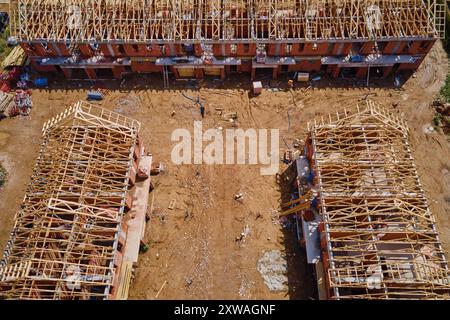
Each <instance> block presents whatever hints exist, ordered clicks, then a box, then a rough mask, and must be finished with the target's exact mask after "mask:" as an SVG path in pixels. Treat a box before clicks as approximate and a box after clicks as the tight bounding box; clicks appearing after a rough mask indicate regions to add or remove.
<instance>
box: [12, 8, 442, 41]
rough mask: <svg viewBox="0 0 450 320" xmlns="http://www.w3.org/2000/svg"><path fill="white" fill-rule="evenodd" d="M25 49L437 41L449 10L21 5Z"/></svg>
mask: <svg viewBox="0 0 450 320" xmlns="http://www.w3.org/2000/svg"><path fill="white" fill-rule="evenodd" d="M14 2H15V3H13V4H12V9H13V14H12V34H13V35H14V36H15V37H16V38H17V39H18V40H19V41H23V42H26V41H28V42H31V41H53V42H57V41H59V42H66V43H67V42H69V43H70V42H89V43H102V42H115V43H122V42H123V43H125V42H126V43H130V42H141V43H151V42H158V43H164V42H174V41H178V42H188V43H189V42H190V43H195V42H224V41H225V42H226V41H247V42H248V41H259V42H265V41H272V42H273V41H325V40H337V41H339V40H351V39H353V40H354V39H365V40H389V39H402V38H427V39H429V38H436V37H439V36H442V34H443V32H444V30H443V27H442V24H443V21H445V20H443V17H444V10H443V8H445V7H444V4H439V3H437V1H435V0H432V1H425V0H298V1H294V0H179V1H173V0H90V1H85V0H17V1H14Z"/></svg>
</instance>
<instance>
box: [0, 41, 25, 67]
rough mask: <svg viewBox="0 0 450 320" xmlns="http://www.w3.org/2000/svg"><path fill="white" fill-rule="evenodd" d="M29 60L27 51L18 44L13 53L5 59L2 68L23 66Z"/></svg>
mask: <svg viewBox="0 0 450 320" xmlns="http://www.w3.org/2000/svg"><path fill="white" fill-rule="evenodd" d="M26 62H27V56H26V54H25V51H24V50H23V49H22V47H20V46H16V47H15V48H14V49H13V50H12V51H11V53H10V54H9V55H8V56H7V57H6V58H5V60H3V62H2V68H11V67H22V66H23V65H25V63H26Z"/></svg>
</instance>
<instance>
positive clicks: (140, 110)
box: [0, 43, 450, 299]
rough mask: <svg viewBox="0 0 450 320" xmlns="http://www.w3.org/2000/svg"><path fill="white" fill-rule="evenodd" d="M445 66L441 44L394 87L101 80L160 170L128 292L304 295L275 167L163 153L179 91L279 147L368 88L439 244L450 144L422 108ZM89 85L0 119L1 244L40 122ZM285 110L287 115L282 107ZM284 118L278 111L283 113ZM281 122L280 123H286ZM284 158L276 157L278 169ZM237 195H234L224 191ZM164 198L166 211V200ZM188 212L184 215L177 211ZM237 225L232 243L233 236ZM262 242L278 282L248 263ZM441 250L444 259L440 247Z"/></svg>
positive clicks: (448, 207)
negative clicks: (404, 147)
mask: <svg viewBox="0 0 450 320" xmlns="http://www.w3.org/2000/svg"><path fill="white" fill-rule="evenodd" d="M447 70H448V63H447V58H446V55H445V52H444V51H443V49H442V46H441V44H440V43H438V44H437V45H435V47H434V48H433V50H432V52H431V53H430V54H429V55H428V57H427V59H426V61H425V62H424V63H423V64H422V65H421V67H420V70H419V71H418V72H417V74H416V76H414V77H411V78H410V79H409V80H408V81H407V83H406V84H405V85H404V86H403V88H402V89H395V88H393V80H392V79H389V80H387V81H388V82H389V83H387V82H386V83H384V86H382V87H378V88H372V89H370V90H369V89H367V88H355V87H353V86H352V85H350V86H348V84H349V83H350V84H351V83H352V82H349V83H347V82H343V81H337V82H336V81H335V82H332V83H331V82H330V83H329V82H328V80H323V81H322V82H321V83H320V85H317V86H318V87H313V88H309V89H307V90H306V88H305V87H300V88H296V89H294V90H293V91H289V90H286V81H281V80H280V81H269V80H264V81H263V85H268V84H270V86H271V87H272V88H280V90H267V89H265V90H264V91H263V93H262V94H261V95H259V96H257V97H253V96H252V95H251V94H250V93H249V88H250V81H249V80H248V77H247V76H246V77H239V78H233V79H231V80H228V81H226V82H225V83H221V82H219V81H206V80H205V81H204V82H203V83H201V84H200V89H199V90H197V89H196V88H195V87H190V86H191V85H190V84H189V83H187V82H176V83H172V85H171V89H170V90H162V89H161V85H162V84H161V80H160V79H159V78H158V77H137V78H136V77H135V78H133V79H127V80H126V81H125V82H124V83H123V84H122V86H120V85H119V84H118V83H108V84H104V86H105V87H107V88H109V90H108V91H107V92H106V94H105V99H104V100H103V101H102V102H101V103H99V104H100V105H101V106H102V107H105V108H108V109H111V110H115V111H117V112H120V113H123V114H125V115H127V116H130V117H134V118H136V119H138V120H140V121H141V123H142V126H141V128H142V131H141V135H142V137H143V138H144V141H145V145H146V147H147V150H148V151H151V152H152V154H153V155H154V160H155V161H156V163H159V162H162V163H163V164H164V167H165V171H164V172H163V173H161V174H160V175H158V176H155V177H153V182H154V184H155V187H156V188H155V191H154V193H153V194H152V195H150V201H152V200H153V207H154V209H155V210H154V212H156V213H157V214H154V215H153V216H152V219H151V220H150V222H149V223H148V225H147V230H146V241H147V242H148V244H149V247H150V249H149V250H148V251H147V252H146V253H143V254H142V255H141V257H140V261H139V266H138V268H137V270H136V273H135V280H134V282H133V285H132V287H131V290H130V298H133V299H155V296H156V294H157V292H158V290H159V289H160V288H161V286H162V285H163V283H164V282H165V281H167V284H166V285H165V286H164V288H163V289H162V290H161V293H160V295H159V297H158V299H309V298H310V297H312V296H313V290H312V284H313V280H312V275H311V274H310V273H308V272H307V271H308V270H306V269H305V257H304V254H303V253H302V252H301V251H299V250H298V249H297V248H296V247H295V246H294V244H293V241H294V240H293V237H292V236H291V232H290V230H283V228H282V227H281V226H280V225H279V224H277V223H274V222H273V219H272V215H273V211H274V210H277V209H278V207H279V199H280V193H279V190H278V186H277V184H276V181H275V177H274V176H261V175H260V173H259V166H257V165H254V166H249V165H219V166H210V165H182V166H177V165H174V164H172V162H171V161H170V159H171V158H170V156H171V150H172V146H173V145H174V142H171V140H170V137H171V133H172V131H173V130H174V129H176V128H186V129H188V130H190V131H192V130H193V121H194V120H200V119H201V117H200V114H199V112H198V109H197V107H195V106H194V104H193V103H192V102H191V101H189V100H187V99H186V98H184V97H183V96H182V94H181V93H182V92H184V93H185V94H186V95H188V96H190V97H192V98H195V97H196V96H197V94H199V95H200V98H201V100H202V101H203V102H204V104H205V106H206V117H205V119H204V121H203V129H204V130H206V129H208V128H213V127H216V128H217V127H219V126H221V127H223V128H229V127H231V123H230V122H226V121H223V118H222V116H221V115H220V114H219V113H218V111H217V110H216V108H221V109H223V113H227V112H236V113H237V126H238V127H239V128H243V129H245V128H279V129H280V135H281V139H280V148H281V149H283V148H284V147H285V144H284V142H283V141H284V140H286V141H287V142H288V143H290V142H292V141H293V139H295V138H300V139H302V138H304V137H305V133H306V123H307V122H308V121H310V120H312V119H313V118H314V117H315V116H320V115H326V114H328V113H330V112H333V111H334V110H336V109H338V108H342V107H345V106H353V105H355V104H356V103H358V102H359V101H360V100H361V99H363V98H364V97H366V96H367V95H368V94H370V95H369V97H370V98H371V99H372V100H374V101H375V102H378V103H380V104H381V105H383V106H386V107H387V108H388V109H390V110H392V112H395V113H399V114H402V115H403V116H404V117H405V118H406V120H407V121H408V123H409V125H410V129H411V141H412V146H413V148H414V153H413V154H414V156H415V159H416V164H417V167H418V171H419V175H420V177H421V181H422V183H423V186H424V189H425V190H426V193H427V195H428V196H429V198H430V204H431V209H432V211H433V212H434V214H435V217H436V220H437V226H438V230H439V232H440V234H441V241H442V243H443V247H444V249H445V250H446V251H447V252H448V251H450V250H449V249H450V173H449V171H450V157H449V155H450V144H449V142H448V140H447V138H446V137H445V136H444V135H443V134H441V133H437V132H432V133H429V132H427V130H426V129H427V128H428V127H429V126H430V125H431V123H432V118H433V110H432V108H431V107H430V106H429V105H430V102H431V101H432V100H433V98H434V97H435V96H436V94H437V93H438V91H439V88H440V87H441V85H442V84H443V82H444V79H445V76H446V73H447ZM88 88H89V85H88V84H79V83H73V82H64V81H61V80H58V81H56V82H55V83H53V84H52V85H51V89H48V90H33V96H32V98H33V103H34V107H33V110H32V112H31V116H29V117H27V118H21V117H16V118H14V119H4V120H2V121H0V160H2V161H3V163H4V165H5V167H6V168H7V170H8V172H9V181H8V183H7V185H6V187H5V188H4V190H3V191H2V193H1V195H0V212H1V214H0V248H4V246H5V244H6V241H7V239H8V236H9V232H10V230H11V228H12V226H13V218H14V213H15V212H16V211H17V210H18V209H19V207H20V203H21V201H22V199H23V196H24V194H25V188H26V185H27V183H28V182H29V176H30V174H31V172H32V167H33V164H34V161H35V159H36V157H37V152H38V150H39V139H40V134H41V128H42V124H43V123H44V121H46V120H47V119H49V118H50V117H52V116H54V115H56V114H57V113H59V112H61V111H63V110H64V109H65V108H67V107H68V106H70V105H72V104H73V103H74V102H76V101H78V100H80V99H85V98H86V91H87V89H88ZM288 115H289V116H288ZM288 118H289V120H288ZM289 122H290V125H289ZM282 169H283V165H282V164H281V165H280V170H282ZM240 192H241V193H243V194H244V200H243V202H238V201H236V200H234V195H235V194H237V193H240ZM171 200H175V201H176V204H175V208H174V209H173V210H170V209H168V205H169V203H170V201H171ZM186 213H188V214H186ZM246 226H248V228H249V230H250V233H249V235H248V237H247V238H246V239H245V241H243V242H236V240H235V239H236V237H238V236H239V235H240V233H241V232H243V231H244V228H246ZM267 250H281V251H283V252H285V253H286V254H287V260H288V279H289V286H288V288H287V289H286V290H285V291H283V292H271V291H269V289H268V288H267V287H266V285H265V284H264V282H263V279H262V277H261V276H260V274H259V272H258V270H257V262H258V259H259V258H260V257H261V256H262V255H263V253H264V252H265V251H267ZM447 257H448V258H449V257H450V256H449V255H447Z"/></svg>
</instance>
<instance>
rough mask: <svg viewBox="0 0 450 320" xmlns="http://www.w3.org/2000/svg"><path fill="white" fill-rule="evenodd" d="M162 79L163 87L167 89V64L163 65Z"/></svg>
mask: <svg viewBox="0 0 450 320" xmlns="http://www.w3.org/2000/svg"><path fill="white" fill-rule="evenodd" d="M163 80H164V89H169V68H167V65H164V66H163Z"/></svg>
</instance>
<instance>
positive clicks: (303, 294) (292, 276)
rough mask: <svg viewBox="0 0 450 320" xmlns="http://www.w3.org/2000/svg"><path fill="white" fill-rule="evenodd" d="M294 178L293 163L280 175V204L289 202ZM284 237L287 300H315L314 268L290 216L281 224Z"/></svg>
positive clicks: (294, 222)
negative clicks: (308, 259)
mask: <svg viewBox="0 0 450 320" xmlns="http://www.w3.org/2000/svg"><path fill="white" fill-rule="evenodd" d="M295 177H296V169H295V162H294V163H293V164H292V165H291V166H289V168H288V169H286V171H284V172H283V173H282V174H281V175H280V184H279V187H280V194H281V201H282V203H284V202H288V201H290V200H291V194H292V191H293V190H294V188H293V183H294V181H295ZM281 226H282V228H283V235H284V246H285V252H286V257H287V272H288V274H287V276H288V287H289V298H290V299H291V300H309V299H317V298H318V294H317V288H316V281H315V275H314V268H313V267H312V265H310V264H308V262H307V258H306V251H305V249H304V248H302V247H301V246H300V242H299V239H298V238H299V237H298V235H297V227H296V219H295V218H294V217H293V215H291V216H290V217H289V218H288V219H287V221H285V222H283V221H282V224H281Z"/></svg>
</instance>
